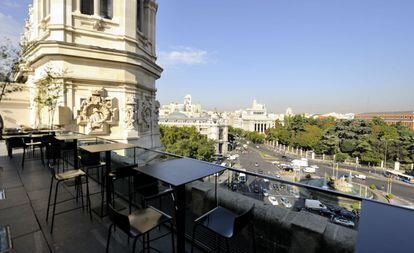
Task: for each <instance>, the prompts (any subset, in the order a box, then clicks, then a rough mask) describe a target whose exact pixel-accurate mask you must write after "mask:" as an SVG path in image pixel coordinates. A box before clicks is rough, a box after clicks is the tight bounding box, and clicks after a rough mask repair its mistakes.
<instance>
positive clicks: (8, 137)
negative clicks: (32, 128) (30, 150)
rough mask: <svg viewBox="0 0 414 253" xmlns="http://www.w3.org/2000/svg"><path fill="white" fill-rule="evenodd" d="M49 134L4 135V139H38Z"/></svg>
mask: <svg viewBox="0 0 414 253" xmlns="http://www.w3.org/2000/svg"><path fill="white" fill-rule="evenodd" d="M45 135H47V134H20V135H3V139H5V140H7V139H10V138H38V137H42V136H45Z"/></svg>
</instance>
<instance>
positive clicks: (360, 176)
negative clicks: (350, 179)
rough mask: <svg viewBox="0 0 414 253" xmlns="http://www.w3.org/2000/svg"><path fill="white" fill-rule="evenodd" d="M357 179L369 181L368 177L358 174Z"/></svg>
mask: <svg viewBox="0 0 414 253" xmlns="http://www.w3.org/2000/svg"><path fill="white" fill-rule="evenodd" d="M355 178H358V179H362V180H365V179H367V176H365V175H362V174H356V175H355Z"/></svg>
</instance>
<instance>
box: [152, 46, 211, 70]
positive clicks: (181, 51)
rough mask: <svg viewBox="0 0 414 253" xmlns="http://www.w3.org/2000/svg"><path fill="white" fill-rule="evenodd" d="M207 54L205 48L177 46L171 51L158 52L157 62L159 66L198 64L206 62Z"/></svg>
mask: <svg viewBox="0 0 414 253" xmlns="http://www.w3.org/2000/svg"><path fill="white" fill-rule="evenodd" d="M208 57H209V54H208V52H207V51H205V50H200V49H195V48H191V47H179V48H176V49H174V50H171V51H161V52H159V53H158V63H159V64H160V65H161V66H172V65H198V64H205V63H207V62H208Z"/></svg>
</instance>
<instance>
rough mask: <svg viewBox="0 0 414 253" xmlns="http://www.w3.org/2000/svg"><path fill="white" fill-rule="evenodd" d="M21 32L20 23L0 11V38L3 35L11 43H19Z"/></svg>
mask: <svg viewBox="0 0 414 253" xmlns="http://www.w3.org/2000/svg"><path fill="white" fill-rule="evenodd" d="M22 32H23V27H22V24H20V23H19V22H17V21H16V20H15V19H14V18H13V17H12V16H9V15H6V14H4V13H2V12H0V39H1V40H3V38H4V37H6V38H8V39H10V40H11V41H12V42H13V43H17V44H18V43H19V41H20V34H21V33H22Z"/></svg>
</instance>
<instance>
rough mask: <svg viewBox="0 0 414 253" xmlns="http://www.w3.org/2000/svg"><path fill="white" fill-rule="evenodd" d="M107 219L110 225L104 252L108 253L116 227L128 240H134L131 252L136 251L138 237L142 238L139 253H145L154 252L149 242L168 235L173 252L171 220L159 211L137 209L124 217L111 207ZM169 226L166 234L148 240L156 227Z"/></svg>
mask: <svg viewBox="0 0 414 253" xmlns="http://www.w3.org/2000/svg"><path fill="white" fill-rule="evenodd" d="M108 211H109V218H110V220H111V222H112V224H111V225H110V226H109V229H108V239H107V242H106V252H107V253H108V252H109V242H110V239H111V232H112V228H114V231H115V227H118V228H119V229H121V230H122V231H123V232H124V233H126V234H127V236H128V241H129V238H133V239H134V244H133V247H132V252H133V253H134V252H135V249H136V243H137V240H138V238H139V237H141V236H142V239H143V249H142V250H141V252H145V250H147V251H148V252H149V251H150V249H153V250H156V251H158V250H157V249H154V248H152V247H151V246H150V242H152V241H155V240H158V239H160V238H162V237H165V236H167V235H168V234H171V244H172V248H173V252H175V246H174V232H173V231H172V228H173V227H172V218H171V217H170V216H168V215H167V214H165V213H163V212H161V211H160V210H157V209H155V208H154V207H148V208H145V209H139V210H137V211H135V212H133V213H132V214H130V215H124V214H121V213H120V212H117V211H116V210H114V209H113V208H112V206H109V210H108ZM167 223H168V224H169V225H170V228H171V230H170V231H169V232H168V233H165V234H163V235H161V236H158V237H156V238H153V239H150V232H151V231H152V230H154V229H155V228H157V227H160V226H161V225H163V224H167Z"/></svg>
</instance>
